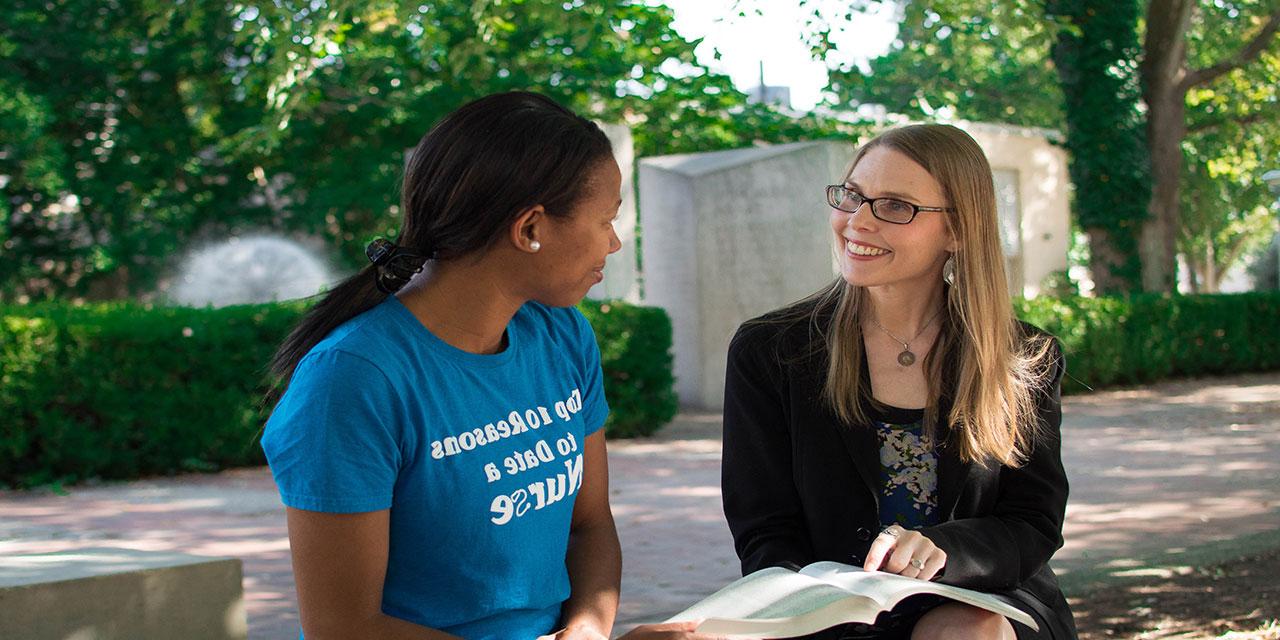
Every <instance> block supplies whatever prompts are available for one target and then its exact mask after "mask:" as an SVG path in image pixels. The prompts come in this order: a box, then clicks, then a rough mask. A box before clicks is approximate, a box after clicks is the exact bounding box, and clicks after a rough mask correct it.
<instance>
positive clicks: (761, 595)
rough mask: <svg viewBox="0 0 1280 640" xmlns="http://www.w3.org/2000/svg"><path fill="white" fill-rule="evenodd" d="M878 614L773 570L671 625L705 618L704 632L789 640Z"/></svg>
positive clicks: (837, 591) (856, 599) (854, 599)
mask: <svg viewBox="0 0 1280 640" xmlns="http://www.w3.org/2000/svg"><path fill="white" fill-rule="evenodd" d="M879 612H880V607H879V606H878V605H877V604H876V603H875V602H874V601H872V600H870V599H868V598H864V597H861V596H856V595H853V594H850V593H849V592H847V591H845V590H844V589H841V588H838V587H836V586H834V585H831V584H828V583H826V582H823V581H822V580H818V579H815V578H813V577H810V576H806V575H801V574H799V573H796V572H794V571H790V570H788V569H783V568H781V567H774V568H770V569H762V570H760V571H757V572H755V573H753V574H751V575H749V576H747V577H745V578H742V579H740V580H737V581H735V582H733V583H731V584H730V585H728V586H726V587H725V588H723V589H721V590H719V591H717V592H715V593H714V594H712V595H710V596H708V597H707V598H706V599H704V600H702V601H701V602H699V603H697V604H695V605H693V606H692V607H689V608H688V609H685V610H684V611H682V612H680V613H678V614H676V615H674V616H672V617H671V619H670V620H669V622H675V621H680V620H697V619H704V622H703V623H702V624H701V625H699V626H698V631H699V632H702V633H711V634H722V635H734V636H737V637H742V638H780V637H781V638H785V637H791V636H798V635H806V634H810V633H815V632H817V631H821V630H822V629H826V628H828V627H831V626H834V625H836V624H840V623H844V622H871V621H873V620H875V618H876V615H877V614H879Z"/></svg>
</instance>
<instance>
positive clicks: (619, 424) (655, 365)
mask: <svg viewBox="0 0 1280 640" xmlns="http://www.w3.org/2000/svg"><path fill="white" fill-rule="evenodd" d="M578 309H580V310H581V311H582V313H583V315H585V316H586V317H587V320H588V321H590V322H591V326H592V327H593V328H594V329H595V332H596V341H597V342H598V343H599V345H600V365H601V368H602V369H604V391H605V398H606V399H607V400H608V401H609V409H610V412H609V421H608V422H606V423H605V429H606V430H607V431H606V433H607V434H608V435H609V437H611V438H633V437H638V436H647V435H651V434H652V433H654V432H655V431H657V430H658V429H659V428H661V427H662V425H665V424H666V423H668V422H670V421H671V419H672V418H674V417H675V415H676V410H677V408H678V404H677V401H676V392H675V377H674V376H673V375H672V367H673V366H674V361H673V355H672V353H671V340H672V337H671V319H670V318H669V317H667V314H666V312H665V311H663V310H662V309H658V308H654V307H640V306H636V305H631V304H627V303H624V302H617V301H610V302H597V301H592V300H586V301H583V302H582V303H581V304H579V305H578Z"/></svg>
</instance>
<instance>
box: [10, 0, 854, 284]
mask: <svg viewBox="0 0 1280 640" xmlns="http://www.w3.org/2000/svg"><path fill="white" fill-rule="evenodd" d="M672 18H673V16H672V13H671V10H670V9H668V8H667V7H664V6H661V5H650V4H646V3H635V2H632V1H631V0H602V1H600V2H582V1H580V0H578V1H573V2H563V1H562V0H470V1H465V2H463V1H456V2H443V1H438V2H412V3H410V2H400V1H397V0H373V1H371V2H352V1H350V0H329V1H325V0H275V1H273V2H269V3H238V2H232V1H231V0H222V1H219V0H211V1H209V2H197V3H172V2H166V1H162V0H106V1H102V0H41V1H40V2H36V1H34V0H12V1H11V2H7V3H4V4H3V5H0V124H3V127H2V128H0V188H2V189H3V192H4V196H5V197H4V198H0V245H2V246H3V247H4V251H3V254H2V255H0V300H5V299H19V300H22V299H39V298H49V297H54V296H64V295H72V296H88V297H92V298H113V297H123V296H137V295H145V294H147V293H148V292H152V291H154V290H155V287H156V286H157V284H159V283H161V282H162V280H163V276H164V273H165V272H166V271H168V270H170V269H172V267H173V265H174V262H175V260H176V259H177V258H178V257H180V255H181V254H182V252H183V251H185V250H186V249H188V248H189V247H191V245H193V244H195V243H198V242H200V241H202V240H203V239H211V238H219V237H226V236H234V235H238V234H242V233H248V232H250V231H254V230H263V229H266V230H275V231H282V232H289V233H297V234H304V235H308V236H314V237H319V238H321V239H322V240H323V241H324V242H325V243H326V244H327V245H329V246H337V247H341V249H340V251H339V252H338V254H339V255H340V256H343V257H342V258H341V259H340V262H345V263H347V264H349V265H355V264H358V263H359V262H360V260H362V256H363V252H362V247H363V244H364V243H366V242H367V241H368V240H369V239H370V238H371V237H372V236H374V235H379V234H392V233H394V232H395V227H396V220H397V218H398V211H397V201H398V195H397V180H398V179H399V175H400V171H401V167H402V165H403V155H404V151H405V150H406V149H407V148H410V147H412V146H413V145H414V144H415V143H416V142H417V140H418V139H419V138H420V137H421V136H422V135H423V134H424V133H425V132H426V131H427V130H428V129H429V128H430V127H431V126H432V125H433V124H434V123H435V122H436V121H437V120H438V119H439V118H440V117H441V116H442V115H444V114H445V113H447V112H449V111H451V110H453V109H454V108H456V107H458V106H459V105H461V104H462V103H464V102H466V101H469V100H471V99H474V98H477V97H479V96H482V95H485V94H488V93H493V92H497V91H504V90H510V89H534V90H538V91H541V92H544V93H547V94H549V95H551V96H552V97H554V98H556V99H558V100H560V101H561V102H563V103H565V104H568V105H569V106H571V107H573V108H575V109H576V110H578V111H579V112H581V113H584V114H587V115H590V116H593V117H595V118H597V119H601V120H606V121H619V120H621V121H626V122H629V123H632V124H633V125H638V128H637V130H636V142H637V151H638V152H640V153H654V152H674V151H686V150H693V149H699V150H705V149H714V148H724V147H725V146H741V145H743V144H749V143H750V142H751V141H753V140H756V139H769V140H772V141H787V140H794V139H798V138H801V137H806V138H811V137H816V136H821V135H825V134H829V133H831V132H835V131H847V130H848V129H849V127H848V126H847V125H842V124H839V123H837V122H835V121H824V120H821V119H819V118H814V117H810V118H802V119H792V118H790V117H788V116H786V115H784V114H781V113H779V112H777V111H776V110H774V109H772V108H770V107H767V106H757V105H748V104H747V101H746V96H745V95H743V94H742V93H741V92H738V91H737V90H736V89H734V88H733V87H732V85H731V84H730V83H729V81H728V79H727V78H725V77H723V76H719V75H716V74H712V73H710V72H708V71H707V70H706V69H705V68H703V67H701V66H700V65H698V64H697V62H696V60H695V59H694V57H693V50H694V47H695V46H696V44H697V43H696V42H689V41H686V40H685V39H683V38H682V37H681V36H680V35H679V34H678V33H677V32H675V31H674V30H673V29H672V28H671V21H672Z"/></svg>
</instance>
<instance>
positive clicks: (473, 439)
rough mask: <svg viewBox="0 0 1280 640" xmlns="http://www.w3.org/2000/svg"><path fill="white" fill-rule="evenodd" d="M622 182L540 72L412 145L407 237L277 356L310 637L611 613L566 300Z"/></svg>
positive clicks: (616, 560)
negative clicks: (532, 83)
mask: <svg viewBox="0 0 1280 640" xmlns="http://www.w3.org/2000/svg"><path fill="white" fill-rule="evenodd" d="M620 190H621V176H620V173H619V170H618V165H617V163H616V162H615V161H614V159H613V155H612V149H611V147H610V144H609V140H608V139H607V138H606V137H605V135H604V133H602V132H601V130H600V129H599V127H597V126H596V125H595V124H593V123H592V122H590V121H589V120H586V119H584V118H581V117H579V116H577V115H575V114H573V113H572V112H570V111H568V110H567V109H565V108H564V107H562V106H560V105H558V104H556V103H555V102H553V101H552V100H550V99H548V98H546V97H543V96H540V95H537V94H533V93H524V92H512V93H504V94H498V95H492V96H488V97H486V98H482V99H480V100H477V101H475V102H472V103H470V104H467V105H465V106H463V107H462V108H460V109H458V110H457V111H455V112H453V113H451V114H449V115H448V116H446V117H445V118H444V119H443V120H442V121H441V122H440V123H439V124H438V125H436V126H435V128H433V129H432V130H431V132H430V133H428V134H427V135H426V136H425V137H424V138H423V139H422V141H421V142H420V143H419V144H418V146H417V147H416V148H415V149H414V150H413V152H412V154H411V156H410V158H409V161H408V165H407V169H406V172H405V178H404V190H403V199H402V205H401V208H402V210H403V212H404V221H403V226H402V228H401V231H400V234H399V237H398V239H397V240H396V241H395V242H390V241H386V240H377V241H375V242H373V243H372V244H370V245H369V248H368V257H369V259H370V262H371V264H370V265H369V266H368V267H366V268H365V269H363V270H362V271H360V272H359V273H358V274H356V275H355V276H353V277H351V278H350V279H348V280H346V281H344V282H342V283H341V284H339V285H338V286H337V287H335V288H334V289H333V290H332V291H330V292H329V293H328V294H327V295H325V296H324V298H323V299H321V300H320V301H319V303H318V304H316V306H315V307H314V308H313V309H312V310H311V311H310V312H309V313H308V314H307V316H306V317H305V318H303V320H302V321H301V322H300V323H299V325H298V326H297V327H296V328H295V329H294V330H293V332H292V333H291V334H290V335H289V337H288V339H287V340H286V341H285V343H284V344H283V345H282V346H281V348H280V351H279V353H277V354H276V358H275V361H274V363H273V367H274V371H275V372H276V373H277V374H278V375H280V376H281V377H282V379H285V380H288V381H289V382H288V388H287V390H286V391H285V393H284V395H283V397H282V398H281V400H280V402H279V404H278V405H277V407H276V409H275V411H274V412H273V413H272V416H271V418H270V420H269V421H268V423H267V426H266V429H265V431H264V434H263V438H262V446H263V449H264V450H265V451H266V454H267V458H268V461H269V462H270V465H271V470H272V474H273V476H274V478H275V481H276V483H277V484H278V485H279V489H280V494H281V497H282V499H283V501H284V503H285V505H286V506H287V508H288V524H289V542H290V547H291V550H292V554H293V567H294V576H295V579H296V583H297V591H298V609H299V616H300V618H301V623H302V628H303V631H304V633H305V634H306V637H307V638H310V639H312V640H315V639H321V638H356V637H361V638H380V639H381V638H444V637H454V636H461V637H466V638H533V637H538V636H554V637H556V638H564V639H569V638H591V639H596V638H606V637H608V635H609V632H610V629H611V628H612V626H613V618H614V614H615V611H616V608H617V601H618V587H619V578H620V573H621V553H620V548H619V545H618V537H617V532H616V530H615V528H614V522H613V516H612V514H611V513H610V510H609V503H608V468H607V463H606V460H605V441H604V431H603V429H602V428H601V427H602V426H603V424H604V421H605V418H606V416H607V415H608V406H607V405H606V403H605V398H604V389H603V383H602V377H601V372H600V353H599V350H598V349H597V347H596V343H595V338H594V336H593V334H592V331H591V327H590V326H589V325H588V324H587V322H586V320H585V319H584V318H583V317H582V315H581V314H580V313H579V312H578V311H577V310H576V309H574V308H573V305H575V304H576V303H577V302H579V301H580V300H581V299H582V298H583V296H584V295H586V293H587V290H588V289H590V288H591V286H592V285H594V284H596V283H598V282H600V281H601V279H602V278H603V273H602V270H603V269H604V265H605V258H606V257H607V256H608V255H609V254H610V253H613V252H614V251H617V250H618V249H619V248H620V246H621V243H620V242H619V241H618V237H617V235H616V234H615V233H614V230H613V221H614V219H615V218H616V216H617V210H618V206H619V204H620V203H621V200H620V198H619V193H620ZM691 631H692V628H691V626H690V625H683V624H682V625H660V626H648V627H641V628H639V629H637V630H635V631H633V632H632V634H628V636H629V637H634V638H641V637H691V633H690V632H691Z"/></svg>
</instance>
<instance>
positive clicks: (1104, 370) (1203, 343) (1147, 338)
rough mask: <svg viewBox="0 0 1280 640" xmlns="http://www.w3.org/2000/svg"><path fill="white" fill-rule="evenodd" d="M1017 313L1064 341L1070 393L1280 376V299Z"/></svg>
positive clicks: (1139, 298) (1133, 303)
mask: <svg viewBox="0 0 1280 640" xmlns="http://www.w3.org/2000/svg"><path fill="white" fill-rule="evenodd" d="M1015 307H1016V312H1017V314H1018V317H1020V318H1022V319H1023V320H1026V321H1027V322H1030V323H1032V324H1034V325H1036V326H1039V327H1040V328H1042V329H1044V330H1045V331H1048V332H1049V333H1052V334H1054V335H1056V336H1058V338H1060V339H1061V340H1062V345H1063V349H1064V350H1065V351H1066V355H1067V373H1068V375H1069V378H1068V379H1067V380H1066V381H1065V382H1064V384H1063V392H1064V393H1079V392H1081V391H1086V390H1088V389H1087V388H1093V389H1099V388H1102V387H1107V386H1114V385H1131V384H1140V383H1144V382H1151V381H1154V380H1160V379H1163V378H1169V377H1178V376H1202V375H1215V374H1225V373H1243V372H1247V371H1270V370H1277V369H1280V336H1278V334H1280V292H1274V291H1267V292H1255V293H1240V294H1215V295H1195V296H1171V295H1135V296H1130V297H1124V298H1065V299H1055V298H1035V299H1031V300H1019V301H1017V302H1015Z"/></svg>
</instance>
